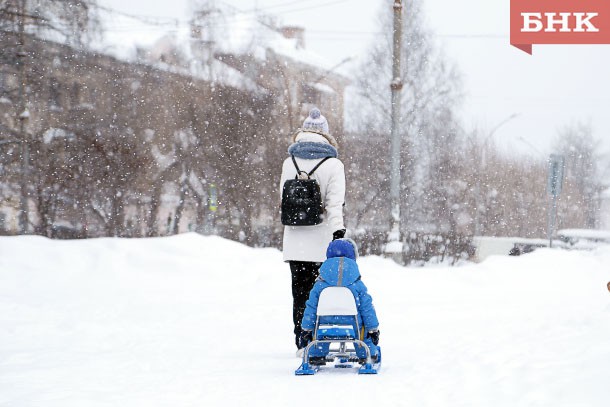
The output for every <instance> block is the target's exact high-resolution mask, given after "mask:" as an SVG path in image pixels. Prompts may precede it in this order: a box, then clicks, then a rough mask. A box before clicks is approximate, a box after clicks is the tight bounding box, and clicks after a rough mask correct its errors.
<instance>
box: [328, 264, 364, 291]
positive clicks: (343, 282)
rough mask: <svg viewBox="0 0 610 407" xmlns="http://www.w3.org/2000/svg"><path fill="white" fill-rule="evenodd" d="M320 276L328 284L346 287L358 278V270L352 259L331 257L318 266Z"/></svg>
mask: <svg viewBox="0 0 610 407" xmlns="http://www.w3.org/2000/svg"><path fill="white" fill-rule="evenodd" d="M320 278H322V280H324V281H326V282H327V283H328V284H330V285H334V286H342V287H346V286H348V285H351V284H353V283H355V282H356V281H358V280H359V279H360V270H358V264H356V262H355V261H354V260H352V259H349V258H347V257H333V258H330V259H327V260H326V261H325V262H324V263H322V266H320Z"/></svg>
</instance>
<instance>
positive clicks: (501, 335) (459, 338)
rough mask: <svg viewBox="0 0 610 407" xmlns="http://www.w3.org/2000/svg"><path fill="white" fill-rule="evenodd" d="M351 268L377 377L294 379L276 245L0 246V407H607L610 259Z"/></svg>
mask: <svg viewBox="0 0 610 407" xmlns="http://www.w3.org/2000/svg"><path fill="white" fill-rule="evenodd" d="M359 263H360V267H361V271H362V274H363V280H364V281H365V283H366V284H367V286H368V287H369V291H370V293H371V294H372V296H373V299H374V303H375V305H376V308H377V314H378V316H379V319H380V323H381V326H380V328H381V343H380V344H381V346H382V349H383V355H384V364H383V367H382V371H381V372H380V374H379V375H377V376H359V375H357V374H355V373H354V372H350V371H343V370H335V371H330V372H329V371H323V372H320V373H319V374H317V375H316V376H313V377H296V376H294V374H293V372H294V370H295V369H296V368H297V367H298V365H299V360H298V359H297V358H296V357H295V356H294V349H293V346H294V345H293V339H292V335H291V301H292V300H291V297H290V280H289V272H288V267H287V265H285V264H283V263H282V261H281V254H280V253H279V252H278V251H277V250H273V249H251V248H248V247H245V246H242V245H240V244H238V243H235V242H230V241H226V240H223V239H220V238H217V237H202V236H198V235H195V234H185V235H180V236H175V237H171V238H156V239H140V240H137V239H92V240H87V241H50V240H47V239H44V238H40V237H31V236H30V237H2V238H0V406H2V407H9V406H10V407H26V406H28V407H29V406H32V407H33V406H44V407H72V406H74V407H76V406H78V407H89V406H92V407H96V406H121V407H123V406H126V407H129V406H134V407H135V406H147V407H150V406H172V407H173V406H244V405H261V406H287V405H294V406H311V405H322V406H326V405H328V406H331V405H332V406H334V405H337V403H341V404H343V403H345V405H354V404H355V405H363V406H377V405H383V406H417V407H425V406H451V407H456V406H494V407H497V406H511V407H514V406H519V407H521V406H553V407H558V406H566V407H567V406H587V407H596V406H599V407H602V406H604V407H605V406H607V405H608V400H609V399H610V385H608V378H609V377H610V345H609V344H610V294H609V293H608V291H607V289H606V282H607V281H609V280H610V266H609V264H610V248H601V249H598V250H597V251H594V252H567V251H553V250H548V249H547V250H540V251H537V252H535V253H532V254H530V255H526V256H522V257H517V258H514V257H492V258H490V259H488V260H487V261H486V262H484V263H482V264H479V265H472V266H464V267H459V268H440V267H439V268H417V269H415V268H407V269H405V268H401V267H398V266H396V265H395V264H394V263H392V262H391V261H388V260H386V259H381V258H377V257H368V258H363V259H360V260H359Z"/></svg>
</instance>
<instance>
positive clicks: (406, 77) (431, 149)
mask: <svg viewBox="0 0 610 407" xmlns="http://www.w3.org/2000/svg"><path fill="white" fill-rule="evenodd" d="M405 10H406V11H405V15H404V18H403V24H404V27H403V35H404V38H403V41H402V43H403V44H404V45H403V50H402V52H403V61H404V62H403V64H402V78H403V81H404V88H403V91H402V96H401V97H402V99H401V103H402V108H401V110H402V112H403V118H402V122H401V128H400V133H401V135H402V153H401V162H402V165H401V167H402V171H401V172H402V176H401V180H402V181H401V197H402V198H401V217H402V220H401V227H402V228H403V229H404V230H403V232H406V231H407V230H409V229H410V230H413V229H418V228H429V227H430V226H432V227H433V228H434V229H437V230H445V229H450V228H452V226H451V225H452V224H453V222H454V220H452V216H454V215H452V210H453V209H451V208H453V207H454V202H453V201H454V199H455V195H454V194H453V192H452V191H453V190H452V189H451V188H450V186H449V185H448V184H447V183H448V182H449V181H448V179H447V177H448V175H449V174H453V172H452V170H453V166H454V165H455V160H456V159H457V157H456V155H455V154H454V152H455V151H457V150H459V149H460V143H461V141H460V138H461V137H462V134H461V129H460V126H459V123H458V120H457V118H456V116H455V113H454V112H453V110H454V109H455V107H456V106H457V103H458V101H459V98H460V91H459V77H458V75H457V72H456V69H455V67H454V66H453V65H452V64H451V63H450V62H448V61H447V59H446V58H445V57H444V56H443V54H442V53H441V52H439V51H438V50H437V49H436V48H435V46H434V39H433V36H432V34H431V33H430V32H428V31H427V30H426V29H425V28H424V24H423V18H422V11H421V5H420V4H418V3H417V2H414V1H407V5H406V7H405ZM391 18H392V10H391V8H390V7H386V8H384V10H383V12H382V15H381V18H380V23H379V26H380V27H391V26H392V24H389V21H390V19H391ZM384 31H387V32H385V33H384V35H382V36H380V37H378V39H377V41H376V42H375V44H374V46H373V47H372V49H371V51H370V53H369V54H368V55H367V56H366V57H365V59H364V61H363V63H362V64H361V67H360V69H359V71H358V72H356V74H355V78H354V83H353V85H354V87H355V88H356V90H357V93H358V99H357V100H358V102H357V103H356V104H354V105H353V106H352V107H351V108H350V110H351V114H350V116H351V117H354V121H353V126H352V128H351V129H350V130H351V131H352V133H355V134H360V139H358V140H357V142H362V141H363V139H365V138H373V139H375V140H376V142H377V146H380V145H383V144H389V134H390V131H389V124H390V117H389V113H390V111H391V109H390V83H391V82H392V78H391V67H390V65H391V36H392V33H391V32H389V31H388V30H384ZM387 158H389V157H388V155H387V154H385V152H384V150H383V149H380V148H379V147H377V148H375V149H369V150H368V151H367V152H366V153H365V155H364V156H362V157H358V159H357V160H358V164H357V165H364V166H367V165H368V164H366V163H367V162H372V163H373V165H374V168H372V170H374V171H378V172H380V173H381V174H384V175H383V176H382V177H381V178H383V183H378V181H379V180H380V177H379V176H378V175H376V174H375V173H373V172H370V171H367V175H368V177H374V178H373V179H374V181H371V180H372V179H371V178H367V180H369V181H371V182H365V183H361V184H362V185H363V188H356V189H354V188H350V190H351V191H352V195H355V196H356V198H355V199H354V202H355V206H356V207H355V208H353V210H355V213H356V215H355V220H358V219H362V218H367V217H370V216H369V215H365V213H367V212H371V211H374V212H376V213H380V212H381V213H388V212H389V207H388V206H387V202H389V200H388V199H387V192H388V191H389V188H388V187H387V186H385V184H387V183H388V181H389V180H388V179H387V177H386V176H385V175H387V174H388V173H389V168H388V165H389V163H388V162H387ZM348 182H350V180H348ZM375 186H376V187H377V188H379V189H378V190H376V191H373V193H372V194H371V191H370V188H371V187H375ZM452 194H453V195H452ZM367 195H368V196H369V198H367ZM373 195H376V196H379V198H375V200H376V201H377V202H378V203H379V204H380V205H382V206H369V205H368V203H369V202H370V201H371V199H370V196H373ZM348 214H349V211H348ZM388 220H389V219H388ZM356 226H358V225H356Z"/></svg>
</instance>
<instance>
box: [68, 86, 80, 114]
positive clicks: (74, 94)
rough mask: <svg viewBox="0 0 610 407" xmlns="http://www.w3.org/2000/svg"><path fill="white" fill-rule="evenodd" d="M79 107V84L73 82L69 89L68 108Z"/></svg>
mask: <svg viewBox="0 0 610 407" xmlns="http://www.w3.org/2000/svg"><path fill="white" fill-rule="evenodd" d="M79 105H80V84H78V83H77V82H74V83H73V84H72V86H71V87H70V106H71V107H72V108H75V107H78V106H79Z"/></svg>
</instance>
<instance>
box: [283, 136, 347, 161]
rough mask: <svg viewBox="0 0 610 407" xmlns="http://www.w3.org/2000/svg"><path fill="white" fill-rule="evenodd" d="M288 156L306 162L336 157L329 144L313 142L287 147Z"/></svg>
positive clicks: (336, 154)
mask: <svg viewBox="0 0 610 407" xmlns="http://www.w3.org/2000/svg"><path fill="white" fill-rule="evenodd" d="M288 154H290V155H294V156H295V157H298V158H304V159H307V160H312V159H317V158H325V157H334V158H337V156H338V153H337V149H336V148H335V147H333V146H331V145H330V144H326V143H316V142H313V141H302V142H300V143H293V144H291V145H290V147H288Z"/></svg>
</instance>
